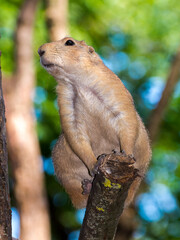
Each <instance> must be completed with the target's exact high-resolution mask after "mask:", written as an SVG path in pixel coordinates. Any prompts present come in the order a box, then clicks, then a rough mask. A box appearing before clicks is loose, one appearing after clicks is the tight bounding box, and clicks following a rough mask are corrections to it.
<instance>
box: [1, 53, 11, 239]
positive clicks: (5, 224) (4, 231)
mask: <svg viewBox="0 0 180 240" xmlns="http://www.w3.org/2000/svg"><path fill="white" fill-rule="evenodd" d="M0 56H1V52H0ZM0 239H1V240H11V239H12V238H11V207H10V198H9V182H8V154H7V146H6V118H5V106H4V99H3V91H2V76H1V64H0Z"/></svg>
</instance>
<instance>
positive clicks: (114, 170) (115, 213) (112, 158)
mask: <svg viewBox="0 0 180 240" xmlns="http://www.w3.org/2000/svg"><path fill="white" fill-rule="evenodd" d="M134 162H135V161H134V159H132V158H130V157H128V156H126V155H125V154H121V153H113V154H108V155H107V156H106V157H104V156H103V155H102V157H101V163H100V166H99V168H98V172H97V174H96V175H95V178H94V181H93V184H92V189H91V193H90V196H89V198H88V203H87V208H86V214H85V217H84V221H83V225H82V229H81V232H80V237H79V240H93V239H95V240H102V239H104V240H113V239H114V236H115V233H116V228H117V224H118V221H119V217H120V215H121V214H122V212H123V209H124V202H125V200H126V197H127V195H128V189H129V187H130V185H131V184H132V182H133V181H134V180H135V178H136V177H138V170H137V169H135V168H134V166H133V164H134Z"/></svg>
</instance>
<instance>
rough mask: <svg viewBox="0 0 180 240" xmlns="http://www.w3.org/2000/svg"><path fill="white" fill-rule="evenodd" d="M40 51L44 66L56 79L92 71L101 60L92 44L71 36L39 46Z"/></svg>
mask: <svg viewBox="0 0 180 240" xmlns="http://www.w3.org/2000/svg"><path fill="white" fill-rule="evenodd" d="M38 53H39V56H40V58H41V64H42V66H43V67H44V68H45V69H46V70H47V71H48V72H49V73H50V74H51V75H53V76H54V77H55V78H56V79H60V78H62V77H63V76H65V77H68V76H72V77H73V76H75V77H78V75H81V74H82V75H83V74H87V72H88V71H90V72H91V71H92V68H93V65H94V66H95V65H97V64H98V62H101V59H100V58H99V56H98V55H97V54H96V53H95V51H94V49H93V48H92V47H91V46H88V45H86V43H85V42H84V41H77V40H75V39H73V38H70V37H66V38H63V39H62V40H60V41H57V42H51V43H46V44H44V45H42V46H41V47H40V48H39V50H38Z"/></svg>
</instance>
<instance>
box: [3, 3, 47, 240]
mask: <svg viewBox="0 0 180 240" xmlns="http://www.w3.org/2000/svg"><path fill="white" fill-rule="evenodd" d="M37 4H38V0H26V1H25V2H24V5H23V7H22V9H21V11H20V15H19V19H18V23H17V29H16V42H15V43H16V46H15V47H16V58H15V64H16V72H15V74H14V76H13V77H12V80H11V81H10V83H9V84H8V83H5V82H4V84H5V85H6V87H5V89H6V99H5V100H6V106H7V133H8V149H9V156H10V160H11V166H12V170H13V176H14V181H15V184H14V193H15V197H16V201H17V205H18V210H19V213H20V224H21V229H20V239H22V240H37V239H38V240H49V239H50V223H49V214H48V204H47V198H46V192H45V187H44V176H43V169H42V160H41V153H40V147H39V143H38V138H37V134H36V131H35V127H36V120H35V116H34V112H33V103H32V94H33V89H34V85H35V74H34V68H33V51H32V49H33V48H32V36H33V27H34V20H35V11H36V8H37Z"/></svg>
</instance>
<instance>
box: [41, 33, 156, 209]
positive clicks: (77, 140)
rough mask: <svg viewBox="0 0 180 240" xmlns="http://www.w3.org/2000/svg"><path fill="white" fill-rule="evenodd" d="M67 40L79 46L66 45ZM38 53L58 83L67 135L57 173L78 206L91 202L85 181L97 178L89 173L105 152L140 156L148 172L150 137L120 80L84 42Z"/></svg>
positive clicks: (57, 153)
mask: <svg viewBox="0 0 180 240" xmlns="http://www.w3.org/2000/svg"><path fill="white" fill-rule="evenodd" d="M67 40H72V41H73V42H74V43H75V45H73V46H66V45H65V43H66V42H67ZM43 51H44V52H43ZM42 52H43V54H42ZM39 54H40V55H41V64H42V65H43V67H44V68H45V69H46V70H47V71H48V72H49V73H50V74H51V75H53V76H54V77H55V79H56V80H57V83H58V86H57V95H58V106H59V113H60V119H61V125H62V129H63V134H62V135H61V136H60V138H59V140H58V142H57V143H56V145H55V147H54V149H53V153H52V156H53V162H54V167H55V172H56V175H57V177H58V179H59V180H60V182H61V183H62V185H63V186H64V188H65V189H66V191H67V193H68V194H69V195H70V197H71V200H72V203H73V204H74V206H75V207H76V208H83V207H85V206H86V202H87V197H88V196H87V195H82V185H81V183H82V181H83V180H84V179H91V178H92V177H91V175H90V173H91V172H92V169H93V167H94V165H95V163H96V158H97V157H98V156H99V155H100V154H102V153H110V152H111V151H112V150H113V149H115V150H117V151H120V150H124V151H125V153H126V154H131V155H133V156H134V157H135V159H136V163H135V166H136V168H138V169H139V170H140V174H141V175H144V174H145V172H146V169H147V166H148V163H149V160H150V158H151V149H150V145H149V139H148V135H147V133H146V130H145V127H144V125H143V123H142V121H141V119H140V117H139V115H138V114H137V112H136V110H135V107H134V103H133V100H132V97H131V95H130V93H129V92H128V90H127V89H126V88H125V86H124V85H123V83H122V82H121V80H120V79H119V78H118V77H117V76H116V75H115V74H114V73H113V72H112V71H111V70H110V69H108V68H107V67H106V66H105V65H104V64H103V62H102V60H101V59H100V57H99V56H98V54H96V52H95V51H94V49H93V48H92V47H89V46H87V45H86V44H85V42H84V41H76V40H74V39H73V38H64V39H62V40H60V41H57V42H51V43H47V44H44V45H42V46H41V47H40V49H39ZM49 64H50V65H49ZM140 181H141V180H140V178H137V179H136V181H135V182H134V183H133V184H132V186H131V188H130V190H129V194H128V198H127V200H126V205H128V204H129V203H130V202H131V201H132V199H133V197H134V194H135V192H136V190H137V188H138V186H139V184H140Z"/></svg>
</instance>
